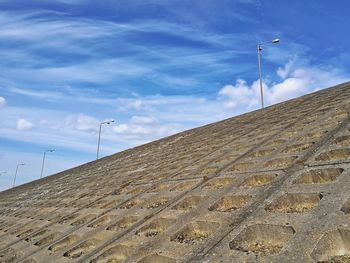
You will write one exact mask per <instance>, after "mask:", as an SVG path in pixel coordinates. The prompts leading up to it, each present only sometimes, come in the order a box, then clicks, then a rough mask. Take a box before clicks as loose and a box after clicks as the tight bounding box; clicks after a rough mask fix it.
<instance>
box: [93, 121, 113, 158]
mask: <svg viewBox="0 0 350 263" xmlns="http://www.w3.org/2000/svg"><path fill="white" fill-rule="evenodd" d="M113 122H114V120H110V121H103V122H101V123H100V129H99V132H98V142H97V154H96V160H98V155H99V153H100V142H101V129H102V125H104V124H107V125H109V124H111V123H113Z"/></svg>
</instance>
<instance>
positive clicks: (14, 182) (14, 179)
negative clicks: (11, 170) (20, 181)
mask: <svg viewBox="0 0 350 263" xmlns="http://www.w3.org/2000/svg"><path fill="white" fill-rule="evenodd" d="M23 165H25V164H24V163H20V164H17V166H16V172H15V178H13V186H12V187H15V184H16V177H17V172H18V167H19V166H23Z"/></svg>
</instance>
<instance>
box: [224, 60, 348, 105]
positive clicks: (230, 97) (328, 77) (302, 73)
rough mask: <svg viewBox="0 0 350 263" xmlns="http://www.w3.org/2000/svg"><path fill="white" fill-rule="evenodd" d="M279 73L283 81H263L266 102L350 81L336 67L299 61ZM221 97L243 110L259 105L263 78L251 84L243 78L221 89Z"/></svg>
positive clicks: (278, 71) (285, 98)
mask: <svg viewBox="0 0 350 263" xmlns="http://www.w3.org/2000/svg"><path fill="white" fill-rule="evenodd" d="M277 74H278V76H279V77H281V78H282V81H281V82H279V83H270V82H268V81H266V80H264V81H263V89H264V102H265V105H271V104H275V103H278V102H282V101H286V100H288V99H292V98H295V97H298V96H301V95H304V94H307V93H310V92H314V91H316V90H319V89H322V88H326V87H330V86H333V85H336V84H339V83H343V82H345V81H348V80H349V76H347V75H346V74H344V73H343V72H341V71H339V70H337V69H335V68H332V67H329V68H316V67H311V66H299V67H298V66H297V63H296V61H295V60H291V61H289V62H288V63H287V64H286V65H285V66H284V67H282V68H279V69H278V70H277ZM218 97H219V100H221V101H223V102H224V106H225V107H227V108H236V109H237V108H240V109H244V110H243V111H249V110H251V109H254V108H257V107H258V106H259V105H260V104H259V103H260V85H259V81H258V80H256V81H254V82H253V84H251V85H248V84H247V82H246V81H244V80H241V79H239V80H237V82H236V84H235V85H226V86H224V87H223V88H222V89H221V90H220V91H219V92H218Z"/></svg>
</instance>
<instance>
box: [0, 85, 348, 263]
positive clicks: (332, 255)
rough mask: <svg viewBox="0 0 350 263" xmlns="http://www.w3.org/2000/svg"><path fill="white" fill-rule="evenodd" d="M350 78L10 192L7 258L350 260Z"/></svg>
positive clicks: (2, 244)
mask: <svg viewBox="0 0 350 263" xmlns="http://www.w3.org/2000/svg"><path fill="white" fill-rule="evenodd" d="M349 111H350V83H345V84H342V85H339V86H336V87H333V88H330V89H327V90H322V91H319V92H317V93H313V94H310V95H307V96H303V97H300V98H297V99H294V100H291V101H288V102H285V103H281V104H278V105H274V106H271V107H268V108H266V109H263V110H259V111H255V112H251V113H248V114H244V115H241V116H238V117H234V118H231V119H227V120H224V121H221V122H218V123H214V124H210V125H207V126H204V127H201V128H197V129H193V130H189V131H186V132H183V133H180V134H177V135H174V136H171V137H168V138H165V139H162V140H159V141H156V142H153V143H150V144H147V145H143V146H140V147H136V148H134V149H130V150H127V151H124V152H122V153H118V154H115V155H112V156H109V157H106V158H103V159H101V160H99V161H95V162H91V163H88V164H86V165H83V166H80V167H77V168H74V169H71V170H67V171H65V172H62V173H60V174H57V175H53V176H50V177H47V178H44V179H42V180H38V181H35V182H32V183H29V184H26V185H23V186H20V187H17V188H14V189H11V190H8V191H4V192H2V193H0V209H1V210H0V213H1V217H0V231H1V232H0V236H1V238H0V262H22V263H23V262H27V263H28V262H146V263H147V262H154V263H162V262H165V263H168V262H169V263H173V262H350V261H349V260H350V220H349V219H350V176H349V175H348V168H349V166H350V116H349Z"/></svg>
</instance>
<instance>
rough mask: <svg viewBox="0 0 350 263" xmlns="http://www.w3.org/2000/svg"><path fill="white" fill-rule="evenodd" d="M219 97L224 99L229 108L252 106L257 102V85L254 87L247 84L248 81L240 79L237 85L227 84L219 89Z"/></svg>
mask: <svg viewBox="0 0 350 263" xmlns="http://www.w3.org/2000/svg"><path fill="white" fill-rule="evenodd" d="M218 94H219V99H221V100H224V105H225V107H227V108H235V107H240V106H245V107H247V108H251V107H252V106H254V105H256V104H257V89H256V85H255V84H253V86H252V87H250V86H248V85H247V82H246V81H244V80H242V79H238V80H237V81H236V84H235V85H226V86H224V87H223V88H222V89H221V90H220V91H219V93H218Z"/></svg>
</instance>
